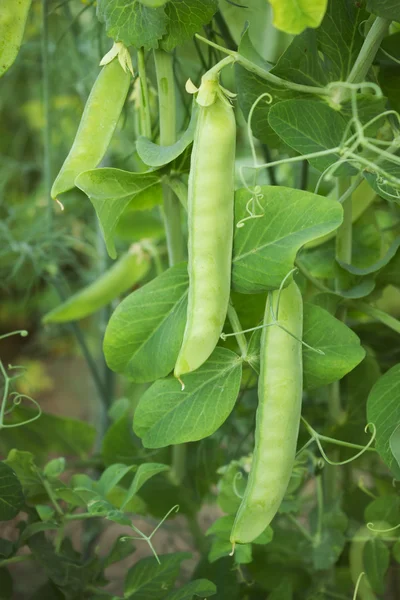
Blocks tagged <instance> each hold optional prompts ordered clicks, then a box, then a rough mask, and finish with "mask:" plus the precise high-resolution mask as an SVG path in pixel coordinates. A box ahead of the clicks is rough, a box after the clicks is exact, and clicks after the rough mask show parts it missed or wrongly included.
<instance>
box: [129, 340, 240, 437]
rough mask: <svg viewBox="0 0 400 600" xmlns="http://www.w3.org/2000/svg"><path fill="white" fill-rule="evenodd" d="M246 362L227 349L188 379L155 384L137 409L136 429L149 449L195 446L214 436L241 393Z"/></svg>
mask: <svg viewBox="0 0 400 600" xmlns="http://www.w3.org/2000/svg"><path fill="white" fill-rule="evenodd" d="M241 378H242V359H241V358H240V357H239V356H238V355H237V354H234V353H233V352H231V351H230V350H226V349H225V348H218V347H217V348H216V349H215V350H214V352H213V353H212V354H211V356H210V358H209V359H208V360H207V361H206V362H205V363H204V364H203V365H202V366H201V367H200V368H199V369H196V371H194V372H193V373H188V374H187V375H185V377H184V383H185V389H184V390H181V386H180V384H179V382H178V381H177V380H176V379H175V378H173V377H169V378H167V379H162V380H159V381H156V382H155V383H153V385H152V386H151V387H150V388H149V389H148V390H147V392H145V394H144V395H143V396H142V398H141V399H140V402H139V404H138V406H137V408H136V411H135V416H134V423H133V428H134V431H135V432H136V433H137V435H139V437H141V438H142V442H143V445H144V446H145V448H162V447H164V446H169V445H170V444H183V443H185V442H195V441H197V440H201V439H203V438H205V437H207V436H209V435H211V434H212V433H214V432H215V431H216V430H217V429H218V428H219V427H220V426H221V425H222V424H223V423H224V421H225V420H226V419H227V418H228V416H229V415H230V413H231V411H232V409H233V407H234V405H235V402H236V398H237V395H238V393H239V389H240V382H241Z"/></svg>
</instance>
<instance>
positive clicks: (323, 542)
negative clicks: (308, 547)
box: [312, 529, 346, 571]
mask: <svg viewBox="0 0 400 600" xmlns="http://www.w3.org/2000/svg"><path fill="white" fill-rule="evenodd" d="M345 544H346V537H345V536H344V535H343V533H342V532H341V531H338V529H323V531H322V535H321V538H320V539H319V542H318V543H317V544H315V545H313V547H312V559H313V565H314V569H315V570H317V571H326V570H328V569H330V568H331V567H333V565H334V564H335V562H336V561H337V559H338V558H339V556H340V555H341V553H342V551H343V548H344V546H345Z"/></svg>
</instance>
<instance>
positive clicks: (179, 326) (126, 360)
mask: <svg viewBox="0 0 400 600" xmlns="http://www.w3.org/2000/svg"><path fill="white" fill-rule="evenodd" d="M188 279H189V277H188V273H187V265H186V263H182V264H179V265H176V266H174V267H171V268H170V269H168V270H167V271H165V272H164V273H162V275H159V276H158V277H156V279H154V280H153V281H151V282H150V283H148V284H146V285H144V286H143V287H142V288H140V289H139V290H137V291H135V292H133V293H132V294H130V296H128V297H127V298H125V300H123V301H122V302H121V304H119V305H118V307H117V309H116V310H115V311H114V313H113V314H112V316H111V319H110V321H109V323H108V326H107V329H106V333H105V336H104V354H105V358H106V361H107V364H108V366H109V367H110V369H112V370H113V371H116V372H117V373H121V374H123V375H125V376H126V377H128V378H129V379H131V380H132V381H136V382H146V381H154V380H155V379H158V378H160V377H165V376H166V375H168V373H170V372H171V370H172V369H173V367H174V365H175V362H176V359H177V357H178V353H179V349H180V347H181V343H182V339H183V332H184V328H185V317H186V307H187V294H188Z"/></svg>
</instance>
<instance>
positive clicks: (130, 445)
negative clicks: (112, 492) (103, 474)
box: [102, 411, 140, 466]
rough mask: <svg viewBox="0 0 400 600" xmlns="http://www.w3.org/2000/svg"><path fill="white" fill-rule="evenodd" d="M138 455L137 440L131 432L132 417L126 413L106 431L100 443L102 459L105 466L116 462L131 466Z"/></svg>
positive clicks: (128, 412)
mask: <svg viewBox="0 0 400 600" xmlns="http://www.w3.org/2000/svg"><path fill="white" fill-rule="evenodd" d="M139 455H140V449H139V440H138V439H137V438H136V437H135V435H134V433H133V431H132V416H131V414H130V411H127V412H126V413H125V414H124V415H123V416H122V417H121V418H120V419H118V420H117V421H115V423H113V424H112V425H110V427H109V428H108V429H107V432H106V434H105V436H104V438H103V443H102V457H103V460H104V463H105V464H106V465H107V466H108V465H112V464H114V463H116V462H118V463H124V464H126V465H131V464H132V463H133V462H135V461H136V460H137V459H138V456H139Z"/></svg>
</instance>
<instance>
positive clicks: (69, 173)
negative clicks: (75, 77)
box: [51, 58, 131, 199]
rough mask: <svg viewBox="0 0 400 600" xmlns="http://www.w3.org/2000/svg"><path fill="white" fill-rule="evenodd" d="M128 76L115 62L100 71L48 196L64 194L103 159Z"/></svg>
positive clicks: (117, 118) (119, 111)
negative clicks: (85, 172) (84, 173)
mask: <svg viewBox="0 0 400 600" xmlns="http://www.w3.org/2000/svg"><path fill="white" fill-rule="evenodd" d="M130 79H131V76H130V74H129V72H125V71H124V69H123V68H122V67H121V65H120V64H119V61H118V59H117V58H114V60H112V61H111V62H110V63H108V64H107V65H106V66H105V67H103V68H102V70H101V71H100V73H99V75H98V77H97V79H96V81H95V82H94V85H93V88H92V91H91V92H90V95H89V98H88V100H87V102H86V106H85V109H84V111H83V115H82V119H81V122H80V124H79V128H78V131H77V133H76V136H75V140H74V143H73V144H72V148H71V150H70V151H69V154H68V156H67V158H66V159H65V161H64V164H63V166H62V167H61V170H60V172H59V174H58V175H57V177H56V180H55V181H54V183H53V187H52V188H51V196H52V198H53V199H55V198H57V196H58V195H59V194H62V193H63V192H67V191H68V190H70V189H72V188H73V187H74V185H75V179H76V178H77V177H78V175H80V173H82V172H83V171H89V170H90V169H95V168H96V167H97V165H98V164H99V163H100V161H101V160H102V158H103V157H104V155H105V153H106V151H107V148H108V146H109V144H110V141H111V138H112V136H113V133H114V131H115V128H116V126H117V123H118V121H119V118H120V116H121V112H122V108H123V106H124V103H125V100H126V97H127V95H128V90H129V85H130Z"/></svg>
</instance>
